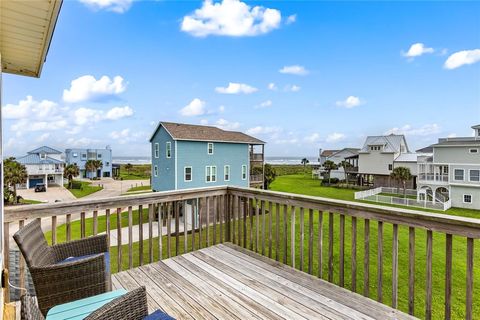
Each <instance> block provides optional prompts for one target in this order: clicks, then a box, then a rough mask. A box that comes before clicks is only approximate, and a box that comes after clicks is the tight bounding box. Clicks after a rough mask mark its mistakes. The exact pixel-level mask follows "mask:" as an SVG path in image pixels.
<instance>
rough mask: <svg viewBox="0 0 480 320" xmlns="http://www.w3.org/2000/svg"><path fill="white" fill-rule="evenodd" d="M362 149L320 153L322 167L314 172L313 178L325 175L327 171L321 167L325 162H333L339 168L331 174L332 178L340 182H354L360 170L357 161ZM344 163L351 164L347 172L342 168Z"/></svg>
mask: <svg viewBox="0 0 480 320" xmlns="http://www.w3.org/2000/svg"><path fill="white" fill-rule="evenodd" d="M359 150H360V149H357V148H343V149H341V150H324V151H321V152H320V158H319V160H320V161H319V162H320V167H319V168H315V169H314V172H312V175H313V176H319V175H321V174H324V172H325V170H324V169H323V168H322V167H321V166H323V164H324V163H325V161H332V162H333V163H335V164H336V165H337V166H338V169H336V170H332V171H331V172H330V177H331V178H337V179H339V180H347V179H348V180H349V181H350V180H352V179H356V172H357V169H358V164H357V162H358V161H357V159H358V152H359ZM343 161H346V162H348V163H350V166H349V167H348V168H347V170H345V168H343V167H341V166H340V165H341V164H342V162H343Z"/></svg>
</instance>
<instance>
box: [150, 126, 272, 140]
mask: <svg viewBox="0 0 480 320" xmlns="http://www.w3.org/2000/svg"><path fill="white" fill-rule="evenodd" d="M160 127H163V128H164V129H165V131H167V133H168V134H169V135H170V136H171V137H172V139H173V140H186V141H212V142H227V143H244V144H265V142H264V141H262V140H259V139H257V138H254V137H252V136H249V135H247V134H245V133H243V132H238V131H227V130H222V129H220V128H217V127H211V126H200V125H193V124H183V123H173V122H160V123H159V124H158V126H157V128H156V129H155V131H154V132H153V134H152V136H151V137H150V142H151V141H152V139H153V137H154V136H155V135H156V133H157V132H158V130H159V129H160Z"/></svg>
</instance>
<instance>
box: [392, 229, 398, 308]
mask: <svg viewBox="0 0 480 320" xmlns="http://www.w3.org/2000/svg"><path fill="white" fill-rule="evenodd" d="M392 242H393V244H392V308H395V309H397V308H398V224H394V225H393V240H392Z"/></svg>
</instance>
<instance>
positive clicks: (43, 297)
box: [13, 219, 111, 315]
mask: <svg viewBox="0 0 480 320" xmlns="http://www.w3.org/2000/svg"><path fill="white" fill-rule="evenodd" d="M13 238H14V239H15V242H16V243H17V245H18V247H19V249H20V251H21V252H22V255H23V257H24V258H25V261H26V264H27V266H28V269H29V270H30V274H31V275H32V280H33V284H34V286H35V292H36V295H37V299H38V306H39V308H40V310H41V312H42V314H43V315H46V314H47V312H48V310H49V309H50V308H52V307H53V306H56V305H59V304H63V303H66V302H70V301H75V300H79V299H82V298H86V297H90V296H94V295H97V294H101V293H104V292H107V291H109V290H111V276H110V263H109V253H108V245H107V236H106V235H99V236H93V237H89V238H85V239H81V240H75V241H70V242H66V243H61V244H56V245H52V246H48V244H47V240H46V239H45V236H44V234H43V231H42V229H41V225H40V221H39V219H36V220H35V221H33V222H31V223H29V224H28V225H26V226H25V227H23V228H22V229H20V230H19V231H18V232H17V233H15V234H14V235H13Z"/></svg>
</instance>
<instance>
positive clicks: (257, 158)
mask: <svg viewBox="0 0 480 320" xmlns="http://www.w3.org/2000/svg"><path fill="white" fill-rule="evenodd" d="M263 159H264V156H263V153H250V161H251V162H263Z"/></svg>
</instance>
